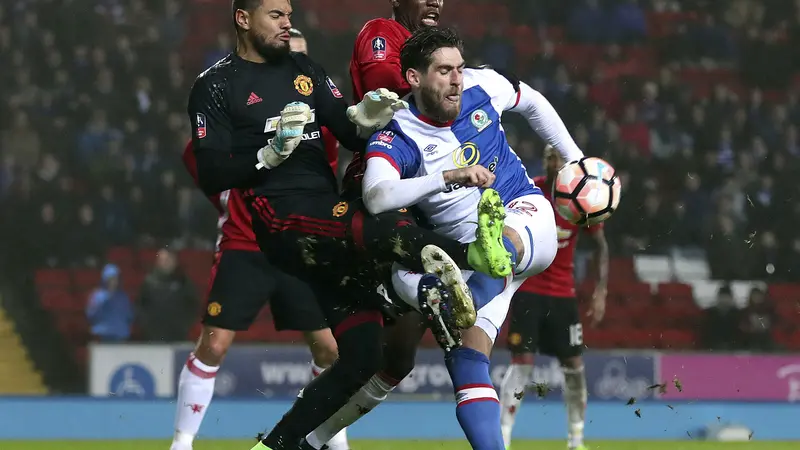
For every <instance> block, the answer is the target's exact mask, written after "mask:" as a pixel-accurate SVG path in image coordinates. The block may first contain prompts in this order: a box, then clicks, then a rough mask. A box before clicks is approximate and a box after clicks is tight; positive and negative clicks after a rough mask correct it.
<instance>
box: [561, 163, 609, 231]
mask: <svg viewBox="0 0 800 450" xmlns="http://www.w3.org/2000/svg"><path fill="white" fill-rule="evenodd" d="M621 194H622V184H621V183H620V181H619V177H617V174H616V171H615V170H614V167H612V166H611V164H609V163H607V162H606V161H604V160H602V159H600V158H594V157H584V158H582V159H580V160H578V161H572V162H570V163H567V164H566V165H565V166H564V167H562V168H561V170H560V171H559V172H558V176H556V180H555V182H554V183H553V205H554V206H555V209H556V211H557V212H558V213H559V214H560V215H561V217H563V218H564V219H566V220H567V221H568V222H570V223H574V224H576V225H594V224H598V223H600V222H602V221H604V220H606V219H608V218H609V217H611V215H612V214H614V211H616V209H617V206H619V200H620V195H621Z"/></svg>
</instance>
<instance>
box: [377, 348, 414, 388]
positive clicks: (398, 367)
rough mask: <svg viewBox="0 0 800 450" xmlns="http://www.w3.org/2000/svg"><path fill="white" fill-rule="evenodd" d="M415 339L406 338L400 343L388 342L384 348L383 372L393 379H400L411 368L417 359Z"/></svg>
mask: <svg viewBox="0 0 800 450" xmlns="http://www.w3.org/2000/svg"><path fill="white" fill-rule="evenodd" d="M417 344H418V342H417V341H414V340H413V339H407V340H405V341H403V342H402V343H390V344H389V345H387V346H386V348H385V354H384V360H385V363H384V365H383V372H384V373H385V374H386V375H388V376H390V377H391V378H393V379H395V380H402V379H404V378H405V377H407V376H408V375H409V374H410V373H411V371H412V370H414V365H415V363H416V359H417Z"/></svg>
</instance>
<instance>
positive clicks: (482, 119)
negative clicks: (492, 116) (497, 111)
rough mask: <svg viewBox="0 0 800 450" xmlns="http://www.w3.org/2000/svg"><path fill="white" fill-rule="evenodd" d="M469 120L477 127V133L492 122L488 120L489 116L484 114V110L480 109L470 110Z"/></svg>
mask: <svg viewBox="0 0 800 450" xmlns="http://www.w3.org/2000/svg"><path fill="white" fill-rule="evenodd" d="M469 120H470V122H472V126H473V127H475V128H477V129H478V133H480V132H481V131H483V130H485V129H486V127H488V126H489V125H491V124H492V121H491V120H489V116H488V115H486V111H484V110H482V109H476V110H475V111H473V112H472V114H471V115H470V117H469Z"/></svg>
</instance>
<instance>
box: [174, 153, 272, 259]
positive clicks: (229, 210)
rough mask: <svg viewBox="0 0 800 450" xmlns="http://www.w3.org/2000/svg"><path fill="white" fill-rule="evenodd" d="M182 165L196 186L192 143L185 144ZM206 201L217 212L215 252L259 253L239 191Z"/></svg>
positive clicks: (234, 190)
mask: <svg viewBox="0 0 800 450" xmlns="http://www.w3.org/2000/svg"><path fill="white" fill-rule="evenodd" d="M183 164H184V165H185V166H186V170H188V171H189V174H190V175H192V178H193V179H194V182H195V184H198V181H197V160H196V159H195V155H194V147H192V141H189V143H188V144H186V149H185V150H184V151H183ZM208 199H209V201H211V204H212V205H214V208H217V211H218V212H219V219H218V220H217V230H218V235H217V245H216V251H222V250H248V251H254V252H257V251H259V248H258V244H257V243H256V235H255V233H254V232H253V219H252V217H251V216H250V212H249V211H248V210H247V206H246V204H245V202H244V197H243V196H242V193H241V191H240V190H238V189H230V190H227V191H224V192H221V193H219V194H217V195H214V196H212V197H208Z"/></svg>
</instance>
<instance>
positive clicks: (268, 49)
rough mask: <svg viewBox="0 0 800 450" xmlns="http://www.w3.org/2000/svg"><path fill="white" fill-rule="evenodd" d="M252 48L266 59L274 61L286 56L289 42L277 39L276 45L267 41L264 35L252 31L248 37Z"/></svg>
mask: <svg viewBox="0 0 800 450" xmlns="http://www.w3.org/2000/svg"><path fill="white" fill-rule="evenodd" d="M250 42H251V44H252V45H253V49H255V51H256V53H258V54H259V55H261V57H262V58H264V59H265V60H267V61H274V60H277V59H281V58H284V57H286V56H287V55H288V54H289V43H288V42H283V41H278V45H277V46H276V45H275V44H272V43H270V42H269V40H268V39H267V37H266V36H264V35H263V34H261V33H257V32H255V31H252V37H251V39H250Z"/></svg>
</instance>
